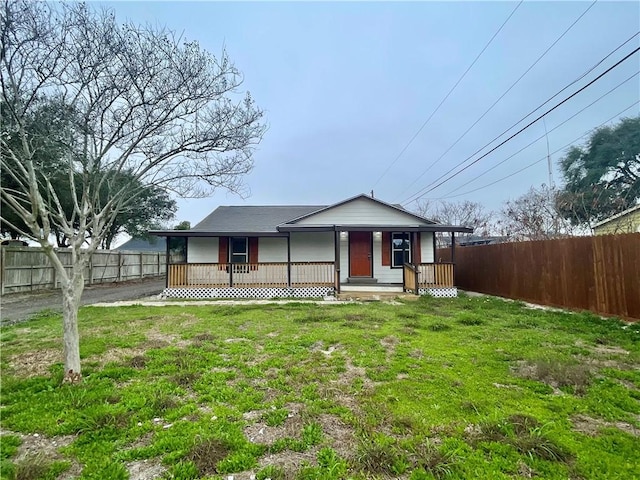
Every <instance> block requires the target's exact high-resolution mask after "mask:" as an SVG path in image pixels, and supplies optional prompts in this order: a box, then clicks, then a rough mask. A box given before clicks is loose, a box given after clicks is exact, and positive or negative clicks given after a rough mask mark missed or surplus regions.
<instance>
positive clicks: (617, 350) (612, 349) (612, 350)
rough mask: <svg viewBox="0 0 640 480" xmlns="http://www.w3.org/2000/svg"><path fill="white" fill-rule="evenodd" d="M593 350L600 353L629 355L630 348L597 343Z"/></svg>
mask: <svg viewBox="0 0 640 480" xmlns="http://www.w3.org/2000/svg"><path fill="white" fill-rule="evenodd" d="M591 350H592V351H593V352H594V353H597V354H599V355H629V351H628V350H625V349H624V348H621V347H616V346H614V345H596V346H595V347H591Z"/></svg>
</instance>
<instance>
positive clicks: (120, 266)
mask: <svg viewBox="0 0 640 480" xmlns="http://www.w3.org/2000/svg"><path fill="white" fill-rule="evenodd" d="M121 280H122V252H118V276H117V277H116V283H117V282H119V281H121Z"/></svg>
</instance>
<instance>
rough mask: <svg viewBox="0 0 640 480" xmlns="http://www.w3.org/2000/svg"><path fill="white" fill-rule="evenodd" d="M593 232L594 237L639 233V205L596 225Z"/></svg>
mask: <svg viewBox="0 0 640 480" xmlns="http://www.w3.org/2000/svg"><path fill="white" fill-rule="evenodd" d="M593 231H594V233H595V234H596V235H608V234H612V233H636V232H640V204H638V205H636V206H635V207H631V208H628V209H626V210H624V211H622V212H620V213H618V214H617V215H614V216H612V217H609V218H607V219H605V220H603V221H601V222H599V223H596V224H595V225H594V226H593Z"/></svg>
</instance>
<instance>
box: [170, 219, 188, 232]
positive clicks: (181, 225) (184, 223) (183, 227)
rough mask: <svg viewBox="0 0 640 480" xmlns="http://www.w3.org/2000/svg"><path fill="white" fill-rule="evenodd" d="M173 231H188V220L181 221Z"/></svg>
mask: <svg viewBox="0 0 640 480" xmlns="http://www.w3.org/2000/svg"><path fill="white" fill-rule="evenodd" d="M173 229H174V230H190V229H191V222H190V221H189V220H183V221H181V222H180V223H179V224H177V225H176V226H175V227H173Z"/></svg>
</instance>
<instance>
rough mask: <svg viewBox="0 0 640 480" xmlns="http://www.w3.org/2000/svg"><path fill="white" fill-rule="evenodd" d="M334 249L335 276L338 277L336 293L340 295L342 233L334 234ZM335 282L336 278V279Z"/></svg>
mask: <svg viewBox="0 0 640 480" xmlns="http://www.w3.org/2000/svg"><path fill="white" fill-rule="evenodd" d="M333 247H334V257H335V258H334V265H335V272H334V275H337V276H338V281H337V283H336V293H340V231H338V230H335V231H334V232H333ZM334 281H335V278H334Z"/></svg>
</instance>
